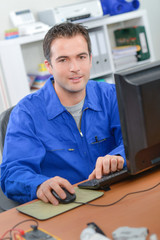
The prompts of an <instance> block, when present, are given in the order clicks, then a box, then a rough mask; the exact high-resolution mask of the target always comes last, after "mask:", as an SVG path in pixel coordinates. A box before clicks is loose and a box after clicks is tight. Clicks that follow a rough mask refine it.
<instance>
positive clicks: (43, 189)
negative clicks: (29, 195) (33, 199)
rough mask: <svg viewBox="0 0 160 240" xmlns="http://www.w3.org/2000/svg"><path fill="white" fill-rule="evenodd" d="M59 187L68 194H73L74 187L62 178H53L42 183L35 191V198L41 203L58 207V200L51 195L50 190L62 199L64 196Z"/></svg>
mask: <svg viewBox="0 0 160 240" xmlns="http://www.w3.org/2000/svg"><path fill="white" fill-rule="evenodd" d="M61 187H64V188H66V189H67V190H68V191H69V192H70V193H72V194H73V193H75V191H74V187H73V186H72V185H71V184H70V183H69V182H68V181H67V180H66V179H64V178H61V177H53V178H51V179H49V180H47V181H45V182H43V183H42V184H41V185H40V186H39V187H38V189H37V198H39V199H40V200H42V201H43V202H50V203H52V204H53V205H58V203H59V202H58V200H57V199H56V198H55V197H54V196H53V194H52V193H51V191H52V189H53V190H54V191H55V192H56V193H57V194H58V195H59V196H60V197H61V198H62V199H65V198H66V194H65V192H64V191H63V189H62V188H61Z"/></svg>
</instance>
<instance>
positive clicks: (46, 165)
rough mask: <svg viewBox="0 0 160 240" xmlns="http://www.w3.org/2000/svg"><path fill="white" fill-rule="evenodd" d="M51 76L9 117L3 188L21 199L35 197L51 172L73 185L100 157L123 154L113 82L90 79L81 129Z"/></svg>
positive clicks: (22, 201) (25, 200)
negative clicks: (54, 85) (63, 102)
mask: <svg viewBox="0 0 160 240" xmlns="http://www.w3.org/2000/svg"><path fill="white" fill-rule="evenodd" d="M52 81H53V78H52V77H51V78H49V79H48V80H47V82H46V83H45V85H44V86H43V87H42V88H41V89H40V90H38V91H37V92H35V93H33V94H30V95H28V96H26V97H25V98H24V99H22V100H21V101H20V102H19V103H18V104H17V105H16V106H15V108H14V109H13V111H12V113H11V116H10V121H9V124H8V128H7V133H6V138H5V145H4V151H3V161H2V165H1V187H2V190H3V191H4V193H5V194H6V195H7V196H8V197H9V198H11V199H13V200H16V201H18V202H20V203H24V202H28V201H30V200H32V199H35V198H36V191H37V187H38V186H39V185H40V184H41V183H42V182H44V181H46V180H47V179H49V178H52V177H54V176H60V177H63V178H65V179H67V180H68V181H70V183H71V184H74V183H77V182H80V181H82V180H85V179H87V178H88V176H89V174H90V173H91V172H92V171H93V170H94V168H95V163H96V160H97V158H98V157H99V156H105V155H106V154H110V155H115V154H120V155H121V156H122V157H124V158H125V153H124V146H123V140H122V135H121V126H120V120H119V112H118V106H117V98H116V90H115V85H114V84H107V83H104V82H100V83H98V82H95V81H92V80H90V81H89V82H88V84H87V86H86V97H85V101H84V106H83V112H82V119H81V131H79V130H78V128H77V125H76V122H75V120H74V118H73V117H72V115H71V114H70V113H69V112H68V111H67V110H66V108H65V107H64V106H63V105H62V104H61V102H60V100H59V98H58V96H57V94H56V92H55V90H54V87H53V84H52Z"/></svg>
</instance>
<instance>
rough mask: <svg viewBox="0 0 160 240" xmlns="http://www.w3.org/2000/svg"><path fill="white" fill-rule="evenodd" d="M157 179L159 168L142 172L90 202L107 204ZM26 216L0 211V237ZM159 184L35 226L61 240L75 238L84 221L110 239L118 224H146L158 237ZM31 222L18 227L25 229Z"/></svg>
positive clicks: (159, 219)
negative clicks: (96, 227)
mask: <svg viewBox="0 0 160 240" xmlns="http://www.w3.org/2000/svg"><path fill="white" fill-rule="evenodd" d="M159 182H160V169H158V168H157V169H156V170H152V171H149V172H145V173H143V174H140V175H139V176H136V177H134V178H132V179H127V180H124V181H122V182H120V183H116V184H114V185H112V186H111V190H110V191H108V192H105V194H104V196H103V197H101V198H99V199H97V200H94V201H92V203H94V204H109V203H112V202H115V201H116V200H118V199H120V198H121V197H122V196H124V195H125V194H127V193H129V192H135V191H139V190H144V189H147V188H150V187H152V186H154V185H156V184H157V183H159ZM26 219H30V217H29V216H26V215H24V214H22V213H19V212H18V211H17V210H16V209H15V208H13V209H11V210H8V211H6V212H3V213H1V214H0V236H2V234H3V233H4V232H6V231H7V230H8V229H10V228H12V227H13V226H14V225H15V224H16V223H18V222H20V221H23V220H26ZM159 221H160V185H159V186H158V187H156V188H154V189H152V190H150V191H147V192H143V193H138V194H133V195H130V196H127V197H126V198H124V199H123V200H122V201H120V202H119V203H117V204H115V205H113V206H110V207H93V206H87V205H85V206H80V207H78V208H76V209H73V210H71V211H69V212H66V213H63V214H61V215H59V216H56V217H54V218H51V219H49V220H45V221H39V227H40V228H42V229H44V230H46V231H48V232H49V233H52V234H54V235H55V236H58V237H59V238H61V239H62V240H70V239H73V240H76V239H77V240H79V239H80V234H81V232H82V230H83V229H84V228H86V224H87V223H89V222H95V223H96V224H97V225H98V226H99V227H100V228H101V229H102V230H103V232H104V233H105V234H106V235H107V236H108V237H109V238H112V232H113V231H114V230H116V229H117V228H118V227H122V226H129V227H147V228H148V229H149V234H152V233H155V234H157V236H158V238H159V239H160V227H159ZM31 224H32V222H31V223H25V224H22V225H20V226H19V228H21V229H24V230H28V229H29V228H30V225H31Z"/></svg>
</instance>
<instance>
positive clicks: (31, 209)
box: [16, 187, 104, 220]
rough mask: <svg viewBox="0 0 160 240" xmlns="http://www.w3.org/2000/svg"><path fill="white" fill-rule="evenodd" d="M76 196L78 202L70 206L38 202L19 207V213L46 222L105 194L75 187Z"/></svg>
mask: <svg viewBox="0 0 160 240" xmlns="http://www.w3.org/2000/svg"><path fill="white" fill-rule="evenodd" d="M75 194H76V202H72V203H69V204H59V205H58V206H53V205H52V204H48V203H45V202H42V201H40V200H38V201H36V202H33V203H30V204H27V205H22V206H18V207H17V208H16V209H17V210H18V211H19V212H22V213H24V214H27V215H29V216H32V217H34V218H36V219H39V220H46V219H49V218H52V217H55V216H57V215H59V214H62V213H64V212H67V211H69V210H71V209H74V208H77V207H79V206H81V205H83V203H87V202H90V201H92V200H94V199H97V198H99V197H101V196H103V194H104V193H103V192H99V191H93V190H88V189H79V188H77V187H75Z"/></svg>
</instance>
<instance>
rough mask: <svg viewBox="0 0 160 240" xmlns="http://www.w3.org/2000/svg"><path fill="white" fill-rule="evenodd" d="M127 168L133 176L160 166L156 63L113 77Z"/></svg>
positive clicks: (159, 77)
mask: <svg viewBox="0 0 160 240" xmlns="http://www.w3.org/2000/svg"><path fill="white" fill-rule="evenodd" d="M115 82H116V91H117V98H118V106H119V114H120V120H121V128H122V135H123V142H124V147H125V153H126V159H127V167H128V169H129V172H130V173H131V174H132V175H134V174H137V173H140V172H142V171H144V170H147V169H149V168H152V167H154V166H156V165H159V164H160V107H159V106H160V62H159V61H158V62H154V63H152V64H146V65H142V66H141V67H139V68H136V69H135V68H133V69H130V70H128V71H124V72H119V73H117V74H115Z"/></svg>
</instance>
